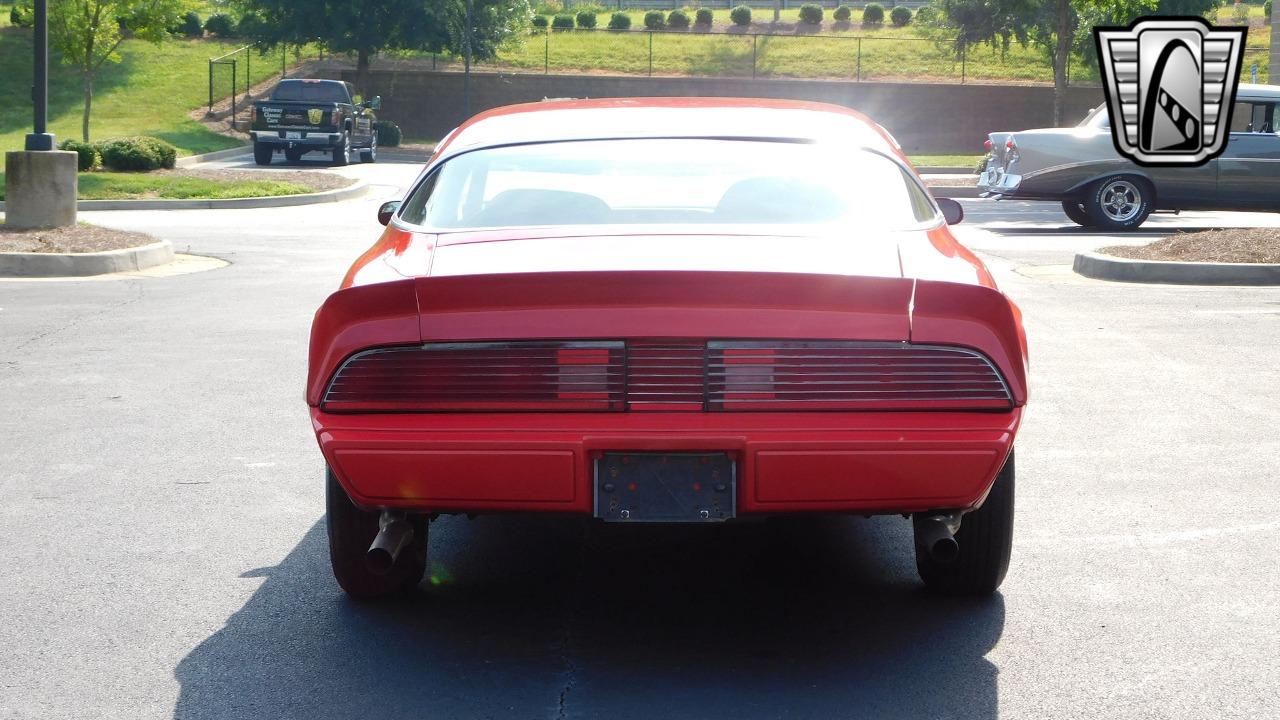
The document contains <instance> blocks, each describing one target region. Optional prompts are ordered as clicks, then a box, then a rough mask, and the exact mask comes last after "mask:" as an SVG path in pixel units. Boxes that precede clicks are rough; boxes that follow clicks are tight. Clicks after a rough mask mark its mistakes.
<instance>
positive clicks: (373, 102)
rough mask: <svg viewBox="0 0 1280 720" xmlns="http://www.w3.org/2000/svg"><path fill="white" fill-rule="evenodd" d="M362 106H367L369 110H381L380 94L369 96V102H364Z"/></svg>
mask: <svg viewBox="0 0 1280 720" xmlns="http://www.w3.org/2000/svg"><path fill="white" fill-rule="evenodd" d="M364 106H365V107H367V108H369V109H370V110H381V109H382V96H381V95H374V96H373V97H371V98H369V102H366V103H365V104H364Z"/></svg>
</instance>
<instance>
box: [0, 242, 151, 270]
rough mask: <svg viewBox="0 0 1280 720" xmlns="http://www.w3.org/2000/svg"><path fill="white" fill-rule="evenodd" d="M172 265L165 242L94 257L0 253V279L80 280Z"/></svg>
mask: <svg viewBox="0 0 1280 720" xmlns="http://www.w3.org/2000/svg"><path fill="white" fill-rule="evenodd" d="M170 262H173V245H171V244H170V243H169V241H168V240H161V241H159V242H154V243H151V244H150V245H142V246H140V247H134V248H125V249H123V250H107V251H105V252H95V253H24V252H12V253H10V252H6V253H0V277H10V278H14V277H19V278H33V277H84V276H86V275H105V274H107V273H118V272H131V271H134V270H142V269H143V268H149V267H154V266H156V265H164V264H165V263H170Z"/></svg>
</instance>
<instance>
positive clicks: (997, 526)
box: [916, 451, 1014, 595]
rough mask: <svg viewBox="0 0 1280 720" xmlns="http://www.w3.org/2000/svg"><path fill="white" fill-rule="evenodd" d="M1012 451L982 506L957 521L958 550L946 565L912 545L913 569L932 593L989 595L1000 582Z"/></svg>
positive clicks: (1009, 518) (1008, 543)
mask: <svg viewBox="0 0 1280 720" xmlns="http://www.w3.org/2000/svg"><path fill="white" fill-rule="evenodd" d="M1013 476H1014V471H1013V451H1010V452H1009V457H1008V459H1006V460H1005V461H1004V467H1003V468H1001V469H1000V474H999V475H997V476H996V481H995V484H993V485H992V486H991V492H990V493H989V494H988V495H987V499H986V501H985V502H984V503H982V507H981V508H978V509H977V510H974V511H973V512H971V513H968V514H967V515H965V516H964V519H963V520H961V522H960V530H959V531H958V532H957V533H956V543H957V544H959V546H960V550H959V553H958V554H957V555H956V557H955V559H953V560H951V561H950V562H939V561H937V560H934V559H933V558H932V557H931V556H930V555H929V553H928V551H927V550H924V549H923V548H921V547H920V544H919V543H917V544H916V570H917V571H918V572H919V573H920V579H921V580H924V584H925V585H926V586H927V587H928V588H929V589H930V590H933V591H935V592H940V593H944V594H947V595H990V594H991V593H993V592H995V591H996V588H998V587H1000V583H1001V582H1003V581H1004V575H1005V572H1006V571H1008V569H1009V555H1010V554H1011V552H1012V551H1013V485H1014V482H1013Z"/></svg>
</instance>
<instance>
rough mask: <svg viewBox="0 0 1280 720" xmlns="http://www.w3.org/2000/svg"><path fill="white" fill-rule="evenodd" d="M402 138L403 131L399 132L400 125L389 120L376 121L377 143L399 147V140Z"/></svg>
mask: <svg viewBox="0 0 1280 720" xmlns="http://www.w3.org/2000/svg"><path fill="white" fill-rule="evenodd" d="M403 138H404V133H401V132H400V126H399V125H397V124H395V123H393V122H391V121H390V120H379V121H378V144H379V145H381V146H383V147H399V146H400V141H401V140H402V139H403Z"/></svg>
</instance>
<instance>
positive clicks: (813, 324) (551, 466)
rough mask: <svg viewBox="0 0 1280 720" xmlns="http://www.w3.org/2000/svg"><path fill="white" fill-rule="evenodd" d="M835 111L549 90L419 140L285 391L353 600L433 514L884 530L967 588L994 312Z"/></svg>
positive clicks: (1004, 376)
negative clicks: (302, 388)
mask: <svg viewBox="0 0 1280 720" xmlns="http://www.w3.org/2000/svg"><path fill="white" fill-rule="evenodd" d="M961 214H962V213H961V212H960V206H959V205H958V204H957V203H955V202H954V201H951V200H935V199H934V198H933V197H931V196H930V194H929V192H928V191H927V190H926V189H925V188H924V186H923V185H922V183H921V181H920V179H919V177H918V176H917V175H916V174H915V172H914V171H913V170H912V168H911V166H910V165H909V164H908V162H907V161H906V158H905V157H904V156H903V155H902V153H901V151H900V150H899V148H898V146H897V143H896V142H895V141H894V140H893V138H892V137H891V136H890V135H889V134H888V133H887V132H885V130H884V129H883V128H881V127H880V126H879V125H877V124H875V123H874V122H871V121H870V120H868V119H866V118H865V117H863V116H861V115H859V114H857V113H855V112H852V111H850V110H846V109H844V108H840V107H835V106H830V105H821V104H813V103H799V102H776V101H768V100H739V99H630V100H602V101H549V102H542V103H535V104H529V105H518V106H513V107H507V108H502V109H498V110H494V111H492V112H487V113H484V114H482V115H479V116H477V117H475V118H474V119H472V120H470V121H469V122H467V123H466V124H465V125H463V126H461V127H460V128H458V129H457V130H456V131H454V132H453V133H452V134H450V136H449V137H448V138H447V139H446V140H445V141H444V142H442V143H441V144H440V146H439V147H438V148H437V150H436V153H435V155H434V156H433V157H432V159H431V161H430V162H429V163H428V164H427V166H426V168H425V169H424V170H423V172H422V174H421V175H420V177H419V178H418V179H417V181H416V182H415V183H414V185H413V187H412V189H411V190H410V191H409V192H408V194H407V195H406V196H405V198H404V200H403V201H402V202H398V203H388V204H387V205H384V206H383V208H382V209H381V211H380V212H379V219H380V220H381V221H382V222H383V223H384V224H386V225H387V229H386V231H385V232H384V233H383V234H382V237H381V238H379V240H378V241H377V242H376V243H375V244H374V245H373V247H371V248H370V249H369V250H368V251H367V252H365V253H364V254H363V255H362V256H361V257H360V258H359V260H357V261H356V263H355V264H354V266H353V267H352V268H351V270H350V272H348V273H347V276H346V279H345V280H344V281H343V283H342V287H341V289H340V290H338V291H337V292H336V293H334V294H333V295H332V296H330V297H329V299H328V300H326V301H325V303H324V305H323V306H322V307H321V308H320V310H319V312H318V313H317V314H316V319H315V324H314V326H313V328H312V333H311V353H310V371H309V375H308V379H307V403H308V404H309V405H310V406H311V418H312V422H313V424H314V426H315V431H316V437H317V438H318V440H319V443H320V449H321V451H322V452H323V453H324V457H325V460H326V461H327V464H328V507H327V510H328V517H327V525H328V531H329V548H330V555H331V559H332V562H333V571H334V574H335V575H336V577H337V580H338V583H339V584H340V585H341V586H342V588H343V589H344V590H346V592H347V593H348V594H350V595H352V596H354V597H362V598H367V597H376V596H380V595H384V594H387V593H391V592H395V591H399V590H404V589H406V588H412V587H413V586H415V585H417V583H418V582H419V581H420V580H421V578H422V575H423V571H424V568H425V563H426V548H427V526H428V521H429V519H430V518H432V517H435V516H437V515H439V514H443V513H486V512H523V513H562V514H576V515H581V516H584V517H592V518H595V519H596V520H597V521H604V522H623V523H671V522H693V523H698V522H720V521H725V520H732V519H734V518H747V517H761V516H768V515H778V514H785V513H849V514H859V515H872V514H902V515H904V516H910V517H911V518H912V519H913V526H914V533H915V539H916V562H917V566H918V568H919V572H920V576H921V578H922V579H923V580H924V582H925V583H926V584H927V585H928V586H929V587H931V588H934V589H937V590H940V591H943V592H948V593H990V592H993V591H994V590H995V589H996V588H997V587H998V586H999V585H1000V582H1001V581H1002V580H1003V578H1004V575H1005V571H1006V568H1007V567H1008V563H1009V553H1010V548H1011V544H1012V530H1013V495H1014V465H1013V442H1014V435H1015V434H1016V432H1017V430H1018V424H1019V421H1020V420H1021V417H1022V407H1023V405H1024V404H1025V403H1026V399H1027V373H1026V340H1025V335H1024V333H1023V330H1022V326H1021V320H1020V314H1019V311H1018V309H1017V307H1016V306H1015V305H1014V304H1013V303H1012V302H1011V301H1010V300H1009V298H1007V297H1006V296H1005V295H1004V294H1002V293H1001V292H1000V291H999V290H997V289H996V286H995V283H994V282H993V281H992V278H991V274H990V273H989V272H988V271H987V269H986V268H985V267H984V266H983V264H982V262H981V261H979V260H978V259H977V257H975V256H974V255H973V253H971V252H970V251H969V250H967V249H965V248H964V247H963V246H961V245H960V244H959V243H958V242H957V241H956V240H955V238H954V237H952V235H951V232H950V231H949V230H948V227H947V226H948V224H949V223H954V222H958V221H959V220H960V217H961Z"/></svg>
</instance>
